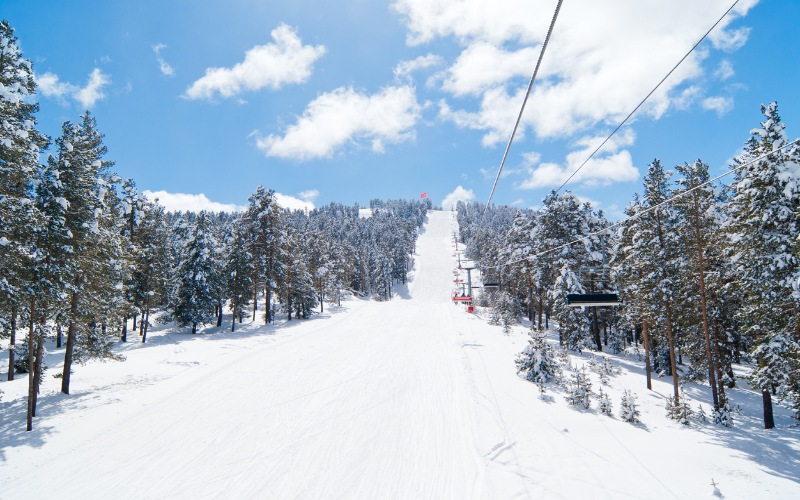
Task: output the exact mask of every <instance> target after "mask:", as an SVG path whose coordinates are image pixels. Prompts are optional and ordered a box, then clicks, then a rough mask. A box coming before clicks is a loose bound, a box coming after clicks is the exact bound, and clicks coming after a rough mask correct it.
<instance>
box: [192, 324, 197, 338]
mask: <svg viewBox="0 0 800 500" xmlns="http://www.w3.org/2000/svg"><path fill="white" fill-rule="evenodd" d="M196 333H197V323H194V322H193V323H192V335H195V334H196Z"/></svg>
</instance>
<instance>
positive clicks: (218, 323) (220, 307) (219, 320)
mask: <svg viewBox="0 0 800 500" xmlns="http://www.w3.org/2000/svg"><path fill="white" fill-rule="evenodd" d="M217 307H218V308H219V315H218V316H217V328H219V327H221V326H222V302H220V303H219V304H217Z"/></svg>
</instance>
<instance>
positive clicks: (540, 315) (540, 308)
mask: <svg viewBox="0 0 800 500" xmlns="http://www.w3.org/2000/svg"><path fill="white" fill-rule="evenodd" d="M543 314H544V298H543V297H541V296H539V330H541V329H542V315H543Z"/></svg>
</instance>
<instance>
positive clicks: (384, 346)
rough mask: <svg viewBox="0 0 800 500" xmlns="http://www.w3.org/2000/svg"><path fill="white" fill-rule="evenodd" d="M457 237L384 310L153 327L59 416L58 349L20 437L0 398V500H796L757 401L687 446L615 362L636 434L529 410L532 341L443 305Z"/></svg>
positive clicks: (18, 396) (363, 305)
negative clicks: (520, 363)
mask: <svg viewBox="0 0 800 500" xmlns="http://www.w3.org/2000/svg"><path fill="white" fill-rule="evenodd" d="M453 224H454V221H453V218H452V215H451V214H450V213H449V212H432V213H430V214H429V222H428V224H427V225H426V226H425V228H424V229H423V231H422V233H421V236H420V239H419V242H418V248H417V255H416V264H415V268H414V271H413V276H412V281H411V282H410V283H409V285H408V286H407V287H405V288H403V287H401V288H400V289H399V294H398V296H397V297H395V298H394V300H392V301H390V302H384V303H378V302H372V301H365V300H355V299H354V300H350V301H347V302H344V303H343V304H342V307H341V308H335V307H329V306H328V305H327V304H326V309H325V310H326V312H325V314H324V315H322V316H317V317H316V318H315V319H313V320H310V321H291V322H289V323H285V322H284V323H280V324H278V325H277V326H269V327H266V326H264V325H263V324H261V323H260V322H258V321H257V322H256V323H247V322H246V323H245V324H244V325H242V326H241V328H240V327H239V325H237V332H236V333H230V332H229V331H228V330H229V328H230V324H229V323H227V322H228V321H229V320H230V317H226V323H225V324H224V326H223V328H222V329H221V330H219V329H216V328H210V329H206V330H204V331H203V332H202V333H201V334H198V335H195V336H192V335H191V334H189V333H188V331H187V330H185V329H183V330H181V329H177V328H175V327H173V326H163V325H162V326H158V327H156V328H155V329H154V330H153V331H151V332H150V333H149V334H148V335H149V338H148V344H145V345H142V344H141V343H138V342H135V340H137V339H138V337H137V336H136V335H135V334H133V335H131V337H133V340H134V341H133V342H129V343H127V344H125V345H122V346H121V347H120V349H119V350H120V352H122V353H124V354H125V355H126V356H127V361H125V362H122V363H117V362H108V363H99V362H93V363H89V364H87V365H86V366H78V367H76V368H75V373H74V375H73V377H72V394H71V395H70V396H65V395H61V394H59V393H58V388H59V385H60V379H55V378H54V377H53V376H52V375H53V374H56V373H60V361H59V359H60V358H61V357H62V356H63V351H62V350H61V349H58V350H55V349H52V353H51V355H50V356H48V365H49V366H50V369H49V370H48V371H47V372H46V375H45V382H44V386H43V388H42V393H41V396H40V401H39V409H38V414H39V416H38V417H37V418H36V419H35V422H34V426H35V428H34V431H33V432H28V433H26V432H25V431H24V416H25V404H26V403H25V399H24V397H23V394H24V393H25V391H26V388H27V377H26V376H25V375H22V376H21V378H20V379H18V380H16V381H13V382H2V383H0V389H2V390H3V391H4V392H5V394H4V395H3V400H2V401H3V402H2V403H0V497H2V498H9V499H12V498H13V499H15V500H16V499H24V498H275V499H287V498H298V499H300V498H302V499H309V498H343V499H355V498H363V499H382V498H429V499H466V498H488V499H504V498H613V499H619V498H631V499H642V498H681V499H684V498H712V497H713V493H714V487H713V486H712V484H711V483H712V480H713V481H714V482H715V484H716V485H717V487H718V488H719V491H720V492H721V494H722V495H724V496H725V498H729V499H732V498H748V499H752V498H798V492H800V458H799V457H800V445H799V444H798V441H800V439H798V438H799V437H800V433H798V431H797V429H792V428H788V426H789V425H790V424H791V421H790V420H789V418H788V417H787V412H786V411H784V410H783V409H777V416H778V426H779V429H776V430H773V431H764V430H761V429H760V425H759V424H760V422H759V420H758V418H757V417H758V413H757V411H758V406H757V403H758V401H759V400H758V398H757V395H756V394H753V393H752V392H750V391H745V390H739V391H732V392H734V400H735V402H736V403H738V404H740V405H742V406H743V408H744V409H745V410H746V411H745V413H746V414H745V415H743V416H740V417H737V418H738V420H737V427H735V428H733V429H723V428H719V427H715V426H713V425H711V424H705V425H701V424H696V425H693V426H692V427H688V428H687V427H684V426H681V425H680V424H677V423H673V422H671V421H669V420H667V419H666V417H665V416H664V410H663V405H664V397H665V396H667V395H669V394H670V391H671V382H670V379H668V378H664V379H656V380H655V381H654V389H655V390H654V391H652V392H648V391H647V390H646V389H645V388H644V376H643V375H642V371H641V367H640V365H641V363H640V362H639V361H637V360H636V359H635V358H624V357H617V356H613V357H612V359H613V361H614V363H615V364H616V365H617V366H620V367H621V368H622V372H621V374H620V375H617V376H615V377H613V378H612V380H611V382H610V385H609V386H608V387H606V388H604V390H606V389H607V390H606V392H609V393H610V394H611V395H612V403H613V405H614V413H615V415H616V414H618V411H619V395H620V394H621V393H622V390H623V389H626V388H627V389H632V390H633V392H635V393H636V394H637V395H638V396H639V403H640V404H641V409H642V420H643V424H641V425H631V424H628V423H625V422H622V421H620V419H619V418H618V417H615V418H609V417H607V416H604V415H601V414H600V413H599V412H597V411H596V410H594V409H592V410H588V411H578V410H574V409H572V408H570V407H569V406H567V404H566V403H565V402H564V401H563V393H559V392H558V391H555V390H553V391H552V392H550V395H551V396H552V400H551V401H549V402H548V401H544V400H542V399H541V398H540V397H539V393H538V390H537V389H536V387H535V385H533V384H531V383H529V382H526V381H524V380H522V379H521V378H519V377H518V376H517V375H516V373H515V366H514V362H513V361H514V357H515V355H516V353H518V352H520V351H521V350H522V349H523V348H524V347H525V345H526V344H527V334H526V331H525V328H524V327H521V326H520V327H517V328H516V329H515V330H514V331H513V332H512V333H511V334H509V335H504V334H503V333H502V331H501V328H500V327H497V326H490V325H488V324H487V322H486V321H485V319H484V318H481V317H477V316H474V315H469V314H467V313H466V312H465V311H464V309H462V307H460V306H454V305H453V304H452V303H451V301H450V291H451V288H452V285H453V281H452V280H453V275H452V271H453V268H454V265H455V264H454V258H453V257H452V256H451V255H452V231H453V229H454V226H453ZM331 309H332V310H333V312H332V313H330V312H329V310H331ZM259 316H260V315H259ZM5 354H6V353H5V352H4V353H3V358H4V360H6V359H7V357H6V355H5ZM573 360H574V362H575V363H576V364H582V363H584V362H586V361H587V360H588V354H584V355H583V356H575V357H574V358H573ZM5 363H7V361H5ZM0 369H2V370H3V371H2V372H0V373H5V364H0ZM593 382H594V383H595V384H596V385H595V388H596V387H597V383H598V382H597V379H596V377H595V378H594V379H593ZM687 390H688V391H689V393H690V396H692V397H694V398H696V400H697V401H702V402H706V401H707V399H708V397H707V394H706V391H705V390H704V389H703V388H702V387H700V386H694V385H687ZM696 405H697V403H696V402H694V403H693V406H696ZM748 413H749V415H748Z"/></svg>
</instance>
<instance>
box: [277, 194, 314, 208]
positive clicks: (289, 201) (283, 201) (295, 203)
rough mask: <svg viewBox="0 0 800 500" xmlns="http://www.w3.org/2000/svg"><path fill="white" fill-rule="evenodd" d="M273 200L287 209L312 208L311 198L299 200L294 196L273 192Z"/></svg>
mask: <svg viewBox="0 0 800 500" xmlns="http://www.w3.org/2000/svg"><path fill="white" fill-rule="evenodd" d="M301 194H302V193H301ZM275 201H277V202H278V205H280V206H282V207H283V208H288V209H289V210H314V202H313V200H301V199H298V198H295V197H294V196H289V195H286V194H281V193H275Z"/></svg>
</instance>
